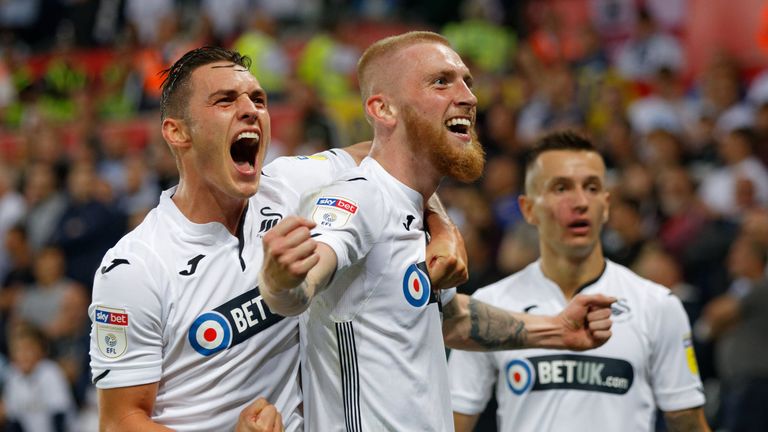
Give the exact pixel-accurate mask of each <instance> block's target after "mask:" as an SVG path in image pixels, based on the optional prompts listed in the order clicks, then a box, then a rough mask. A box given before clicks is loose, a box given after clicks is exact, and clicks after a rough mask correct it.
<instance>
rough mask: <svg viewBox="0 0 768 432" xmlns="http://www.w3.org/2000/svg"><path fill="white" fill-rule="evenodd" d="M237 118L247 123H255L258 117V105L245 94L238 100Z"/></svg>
mask: <svg viewBox="0 0 768 432" xmlns="http://www.w3.org/2000/svg"><path fill="white" fill-rule="evenodd" d="M237 112H238V115H237V117H238V118H239V119H241V120H245V121H247V122H255V121H256V117H257V116H258V113H259V110H258V108H256V104H254V103H253V101H252V100H251V98H250V97H249V96H248V95H247V94H245V93H243V94H241V95H240V96H239V97H238V98H237Z"/></svg>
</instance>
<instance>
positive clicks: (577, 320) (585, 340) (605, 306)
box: [558, 294, 616, 351]
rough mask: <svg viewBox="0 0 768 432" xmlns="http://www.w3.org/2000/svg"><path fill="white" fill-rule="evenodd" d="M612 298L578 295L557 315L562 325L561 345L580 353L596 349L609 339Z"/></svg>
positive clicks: (599, 295) (597, 295) (613, 299)
mask: <svg viewBox="0 0 768 432" xmlns="http://www.w3.org/2000/svg"><path fill="white" fill-rule="evenodd" d="M615 301H616V299H615V298H614V297H608V296H605V295H602V294H594V295H586V294H579V295H577V296H576V297H574V298H573V299H572V300H571V301H570V302H569V303H568V305H567V306H566V307H565V309H563V311H562V312H560V314H559V315H558V319H559V320H560V322H561V323H562V325H563V345H564V347H565V348H566V349H570V350H576V351H582V350H588V349H592V348H597V347H599V346H600V345H602V344H604V343H605V342H606V341H608V339H609V338H610V337H611V324H612V322H611V304H613V302H615Z"/></svg>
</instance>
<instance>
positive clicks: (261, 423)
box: [235, 398, 284, 432]
mask: <svg viewBox="0 0 768 432" xmlns="http://www.w3.org/2000/svg"><path fill="white" fill-rule="evenodd" d="M283 430H284V429H283V417H282V416H281V415H280V412H278V411H277V408H275V406H274V405H272V404H271V403H269V402H267V400H266V399H264V398H258V399H256V400H255V401H253V402H252V403H251V404H250V405H248V406H247V407H245V408H244V409H243V410H242V411H241V412H240V418H239V419H238V420H237V426H235V432H283Z"/></svg>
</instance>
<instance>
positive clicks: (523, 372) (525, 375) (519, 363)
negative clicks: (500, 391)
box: [507, 359, 534, 395]
mask: <svg viewBox="0 0 768 432" xmlns="http://www.w3.org/2000/svg"><path fill="white" fill-rule="evenodd" d="M533 380H534V376H533V367H532V366H531V363H530V362H529V361H528V360H524V359H515V360H512V361H511V362H509V364H507V386H508V387H509V389H510V390H512V393H514V394H516V395H521V394H523V393H525V392H527V391H528V390H529V389H530V388H531V385H532V384H533Z"/></svg>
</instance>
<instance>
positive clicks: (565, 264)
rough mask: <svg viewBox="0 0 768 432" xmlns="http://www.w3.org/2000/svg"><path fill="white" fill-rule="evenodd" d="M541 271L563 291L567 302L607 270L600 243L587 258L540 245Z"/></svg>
mask: <svg viewBox="0 0 768 432" xmlns="http://www.w3.org/2000/svg"><path fill="white" fill-rule="evenodd" d="M540 249H541V270H542V272H543V273H544V275H545V276H546V277H548V278H549V279H551V280H552V281H554V282H555V283H556V284H557V285H558V286H559V287H560V289H561V290H562V291H563V295H565V298H566V299H567V300H570V299H571V298H573V296H574V295H576V291H577V290H578V289H579V288H581V287H582V286H583V285H584V284H585V283H587V282H589V281H592V280H595V279H596V278H597V277H598V276H600V273H602V271H603V269H604V268H605V257H603V250H602V247H601V246H600V244H599V243H598V244H597V245H596V246H595V247H594V248H593V249H592V251H591V252H590V253H589V254H588V255H586V256H579V257H574V256H568V255H564V254H562V253H561V252H555V251H554V250H553V249H551V248H548V247H547V246H546V245H545V244H540Z"/></svg>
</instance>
